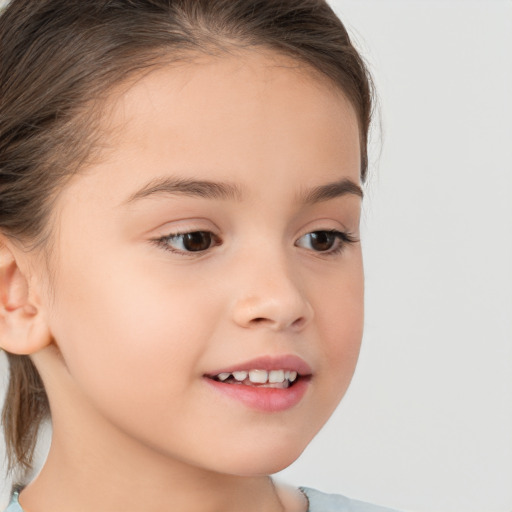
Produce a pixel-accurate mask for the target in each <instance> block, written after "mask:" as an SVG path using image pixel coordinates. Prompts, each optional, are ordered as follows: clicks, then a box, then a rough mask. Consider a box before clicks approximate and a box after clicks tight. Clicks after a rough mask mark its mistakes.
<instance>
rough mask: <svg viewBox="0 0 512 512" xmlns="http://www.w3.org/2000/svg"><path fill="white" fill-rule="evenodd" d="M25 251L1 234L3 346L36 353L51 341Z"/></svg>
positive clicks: (0, 334) (0, 327)
mask: <svg viewBox="0 0 512 512" xmlns="http://www.w3.org/2000/svg"><path fill="white" fill-rule="evenodd" d="M25 259H26V253H23V252H22V251H21V250H19V249H18V248H16V247H14V245H12V244H11V243H10V242H9V241H8V240H7V239H6V238H5V237H3V236H0V347H1V348H3V349H4V350H6V351H7V352H10V353H12V354H33V353H34V352H37V351H39V350H41V349H42V348H44V347H45V346H46V345H48V344H49V343H51V340H52V337H51V333H50V330H49V328H48V325H47V321H46V317H45V315H44V314H43V310H42V308H41V306H40V304H39V301H38V300H37V299H35V298H34V297H36V296H37V294H35V293H34V290H33V289H31V280H30V276H29V275H28V265H27V266H24V265H21V264H20V263H25V261H24V260H25Z"/></svg>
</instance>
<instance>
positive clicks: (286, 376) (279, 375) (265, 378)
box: [208, 369, 302, 389]
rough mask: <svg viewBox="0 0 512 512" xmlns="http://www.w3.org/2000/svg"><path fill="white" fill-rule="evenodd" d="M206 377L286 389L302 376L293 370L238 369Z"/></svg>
mask: <svg viewBox="0 0 512 512" xmlns="http://www.w3.org/2000/svg"><path fill="white" fill-rule="evenodd" d="M208 378H210V379H212V380H214V381H217V382H221V383H223V384H234V385H244V386H251V387H260V388H274V389H287V388H289V387H291V386H293V384H294V383H296V382H297V381H298V380H299V379H301V378H302V376H301V375H299V374H298V372H296V371H294V370H270V371H267V370H257V369H255V370H239V371H234V372H231V373H228V372H223V373H219V374H217V375H212V376H208Z"/></svg>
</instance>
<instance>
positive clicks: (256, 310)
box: [232, 262, 313, 331]
mask: <svg viewBox="0 0 512 512" xmlns="http://www.w3.org/2000/svg"><path fill="white" fill-rule="evenodd" d="M253 263H254V262H253ZM265 263H266V262H264V263H263V264H260V265H258V266H255V265H247V266H245V276H246V277H245V278H244V279H243V282H242V283H241V286H238V287H237V291H238V295H237V299H236V301H235V304H234V306H233V313H232V316H233V321H234V322H235V323H236V324H238V325H239V326H240V327H244V328H267V329H270V330H273V331H283V330H290V329H291V330H294V331H299V330H302V329H303V328H304V327H305V326H306V325H307V324H308V323H309V322H310V321H311V319H312V318H313V308H312V306H311V304H310V302H309V301H308V299H307V296H306V294H305V292H304V291H303V290H301V289H300V287H299V285H298V283H297V279H294V278H293V276H290V275H289V272H290V271H289V269H287V268H285V265H283V264H270V265H269V264H265ZM258 267H259V270H258Z"/></svg>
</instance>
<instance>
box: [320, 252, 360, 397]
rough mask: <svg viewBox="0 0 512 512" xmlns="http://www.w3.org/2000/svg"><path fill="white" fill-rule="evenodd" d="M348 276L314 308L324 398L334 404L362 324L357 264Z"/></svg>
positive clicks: (350, 370)
mask: <svg viewBox="0 0 512 512" xmlns="http://www.w3.org/2000/svg"><path fill="white" fill-rule="evenodd" d="M353 263H354V264H353V265H351V266H350V272H343V273H342V274H340V276H339V277H338V278H336V279H333V280H331V282H330V283H329V286H328V288H326V289H325V290H324V293H323V294H322V295H321V296H320V298H319V301H318V304H319V307H317V308H316V319H317V326H318V329H319V335H320V339H321V340H322V343H321V344H320V347H321V350H322V352H323V354H322V355H323V358H322V361H323V367H322V368H320V372H321V373H325V374H326V375H328V376H329V378H328V381H329V382H328V383H327V386H328V391H327V392H326V395H325V396H326V397H327V396H329V399H331V400H334V401H335V402H336V403H337V402H339V400H341V398H342V397H343V395H344V393H345V391H346V389H347V387H348V385H349V383H350V380H351V378H352V375H353V373H354V370H355V367H356V363H357V358H358V356H359V350H360V346H361V339H362V335H363V323H364V277H363V268H362V263H361V260H360V259H358V260H357V261H354V262H353Z"/></svg>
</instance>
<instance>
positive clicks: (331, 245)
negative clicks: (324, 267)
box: [295, 230, 355, 254]
mask: <svg viewBox="0 0 512 512" xmlns="http://www.w3.org/2000/svg"><path fill="white" fill-rule="evenodd" d="M353 241H355V240H354V239H353V238H352V237H351V236H350V235H348V234H347V233H343V232H341V231H336V230H332V231H312V232H311V233H307V234H305V235H304V236H302V237H300V238H299V239H298V240H297V242H295V245H296V246H297V247H302V248H304V249H309V250H310V251H314V252H325V253H328V254H336V253H337V252H339V251H341V249H342V248H343V247H344V245H345V244H346V243H352V242H353Z"/></svg>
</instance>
